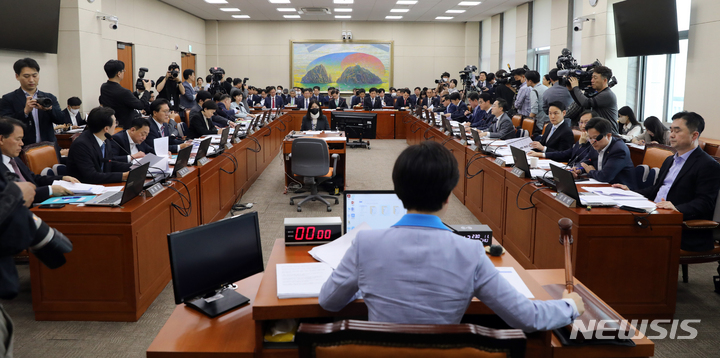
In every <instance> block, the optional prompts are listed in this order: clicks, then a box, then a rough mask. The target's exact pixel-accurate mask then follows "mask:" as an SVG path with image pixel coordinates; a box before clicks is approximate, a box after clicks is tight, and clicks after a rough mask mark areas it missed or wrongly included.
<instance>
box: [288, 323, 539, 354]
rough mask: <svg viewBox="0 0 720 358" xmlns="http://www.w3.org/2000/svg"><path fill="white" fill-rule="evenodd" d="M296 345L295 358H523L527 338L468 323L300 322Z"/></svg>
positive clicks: (521, 334)
mask: <svg viewBox="0 0 720 358" xmlns="http://www.w3.org/2000/svg"><path fill="white" fill-rule="evenodd" d="M295 341H296V342H297V343H298V345H299V347H300V357H317V358H356V357H357V358H360V357H387V358H397V357H419V358H426V357H428V358H429V357H433V358H434V357H458V358H460V357H463V358H465V357H471V358H473V357H482V358H490V357H492V358H496V357H513V358H515V357H524V356H525V346H526V337H525V334H524V333H523V332H522V330H519V329H491V328H486V327H483V326H478V325H473V324H448V325H425V324H393V323H384V322H368V321H355V320H344V321H339V322H334V323H327V324H307V323H302V324H300V327H299V328H298V331H297V334H296V336H295Z"/></svg>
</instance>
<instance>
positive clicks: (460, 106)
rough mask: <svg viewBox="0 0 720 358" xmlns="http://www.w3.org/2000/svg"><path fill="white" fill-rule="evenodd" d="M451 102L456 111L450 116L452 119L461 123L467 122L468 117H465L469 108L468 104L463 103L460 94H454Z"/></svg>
mask: <svg viewBox="0 0 720 358" xmlns="http://www.w3.org/2000/svg"><path fill="white" fill-rule="evenodd" d="M450 102H452V104H453V105H454V106H455V110H454V111H453V112H452V113H451V114H450V119H452V120H454V121H458V122H460V123H462V122H465V121H467V117H465V112H467V110H468V107H467V104H465V102H463V101H462V97H461V96H460V93H458V92H454V93H453V94H451V95H450Z"/></svg>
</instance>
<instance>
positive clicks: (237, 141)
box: [234, 138, 242, 144]
mask: <svg viewBox="0 0 720 358" xmlns="http://www.w3.org/2000/svg"><path fill="white" fill-rule="evenodd" d="M234 141H235V144H238V143H240V141H242V139H240V138H235V140H234Z"/></svg>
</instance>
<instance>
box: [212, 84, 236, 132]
mask: <svg viewBox="0 0 720 358" xmlns="http://www.w3.org/2000/svg"><path fill="white" fill-rule="evenodd" d="M213 100H214V101H215V104H216V105H217V111H215V115H214V116H213V117H212V121H213V123H214V124H215V126H217V127H220V128H225V127H227V126H230V127H232V128H235V111H234V110H232V109H231V103H232V100H231V99H230V95H228V94H225V93H219V92H218V93H215V96H213Z"/></svg>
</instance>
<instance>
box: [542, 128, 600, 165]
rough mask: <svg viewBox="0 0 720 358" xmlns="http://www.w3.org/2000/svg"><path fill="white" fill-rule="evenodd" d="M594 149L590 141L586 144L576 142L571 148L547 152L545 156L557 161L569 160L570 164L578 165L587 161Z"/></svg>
mask: <svg viewBox="0 0 720 358" xmlns="http://www.w3.org/2000/svg"><path fill="white" fill-rule="evenodd" d="M554 135H555V134H553V136H554ZM594 151H595V149H593V148H592V145H590V142H585V144H580V143H579V142H575V144H573V146H572V147H571V148H570V149H565V150H560V151H553V152H547V153H545V158H547V159H552V160H554V161H556V162H567V163H568V165H569V166H578V165H577V164H579V163H582V162H583V161H585V159H586V158H587V156H588V155H590V152H594Z"/></svg>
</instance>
